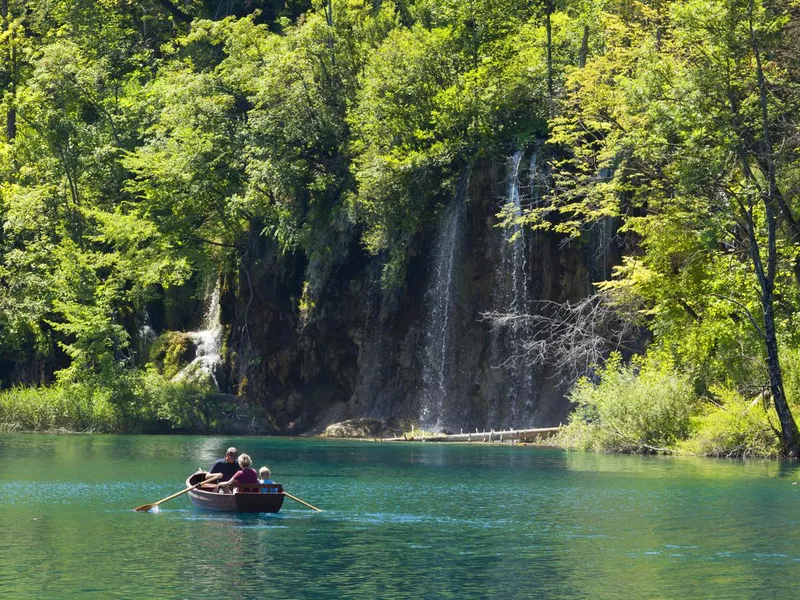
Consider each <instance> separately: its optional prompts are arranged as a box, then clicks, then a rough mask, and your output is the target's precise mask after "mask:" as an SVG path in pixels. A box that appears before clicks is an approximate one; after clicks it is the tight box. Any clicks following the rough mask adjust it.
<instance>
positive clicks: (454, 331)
mask: <svg viewBox="0 0 800 600" xmlns="http://www.w3.org/2000/svg"><path fill="white" fill-rule="evenodd" d="M521 160H522V164H523V165H527V164H529V162H532V161H530V157H529V156H528V155H525V156H524V157H522V159H521ZM524 169H525V167H523V168H522V169H521V170H520V173H522V174H521V175H520V177H525V175H524V173H525V171H524ZM507 170H508V161H506V160H499V161H497V162H496V163H491V162H483V163H480V164H478V165H476V166H475V167H474V168H473V170H472V172H471V174H470V177H469V185H468V189H467V192H466V194H465V205H464V213H463V215H461V216H459V219H461V221H460V223H459V225H458V226H459V227H460V228H461V229H460V231H459V236H458V238H457V239H458V247H457V249H456V252H457V255H455V256H454V260H453V261H452V265H453V269H452V272H450V274H449V276H450V277H452V281H451V282H450V285H449V288H448V289H449V290H450V291H449V293H450V295H451V297H450V298H449V299H448V300H447V306H448V307H449V308H448V310H449V312H448V316H447V318H448V327H449V329H448V337H447V342H446V343H447V346H446V349H445V356H446V359H447V361H448V366H447V368H446V369H444V372H443V374H442V375H440V374H437V378H438V379H436V382H437V385H436V386H435V388H431V387H429V388H428V393H427V396H426V387H425V386H426V378H428V379H427V381H430V375H429V374H426V371H425V369H426V368H429V367H426V364H425V363H426V344H428V345H429V344H430V331H429V330H430V327H431V322H432V321H431V307H430V305H431V302H432V300H431V293H430V291H429V288H430V286H431V285H432V284H431V281H432V277H435V273H434V271H435V270H436V269H435V263H436V256H435V254H436V252H437V248H440V247H441V243H440V241H439V240H438V239H437V235H440V232H441V231H446V229H443V228H442V227H441V226H438V227H437V226H436V224H433V225H432V226H431V228H430V229H429V230H428V231H427V232H425V234H423V235H420V236H418V239H417V240H415V242H414V244H412V245H411V247H409V249H408V252H409V262H408V269H407V275H406V282H405V286H404V287H402V288H401V289H392V290H385V289H382V288H381V285H380V274H381V267H382V264H381V261H380V259H379V258H376V257H371V256H368V255H366V254H365V252H364V251H363V248H362V246H361V244H360V242H359V239H358V234H357V232H356V231H354V229H353V228H352V227H346V226H339V227H332V228H331V233H330V239H327V240H322V241H320V244H322V245H324V247H326V248H328V249H330V252H328V253H327V254H326V253H324V252H320V253H318V254H319V255H320V256H326V255H327V256H330V257H333V258H332V259H329V260H328V261H327V262H324V264H323V263H321V262H320V259H317V258H315V259H314V260H313V261H311V262H309V261H308V260H307V259H306V257H305V256H303V255H301V254H288V255H287V254H282V253H281V252H280V251H279V249H278V248H277V246H276V245H275V244H274V243H273V242H271V241H270V240H268V239H266V238H265V237H263V236H261V235H260V232H261V231H262V230H263V224H260V223H253V224H252V226H251V228H250V230H251V234H250V236H249V238H248V239H247V240H246V241H245V243H246V244H247V245H248V251H247V253H246V255H247V256H248V259H247V262H246V263H245V264H244V265H243V268H242V269H240V271H239V272H238V273H233V274H228V275H227V277H226V279H225V281H224V282H223V293H222V297H221V305H222V322H223V325H224V327H225V328H226V332H228V333H226V343H225V356H224V360H225V364H226V371H227V372H226V374H225V375H224V378H225V380H226V381H227V382H229V384H228V388H227V389H223V390H222V391H228V392H231V393H236V394H238V395H239V396H240V397H242V398H244V399H246V400H247V401H248V402H250V403H253V404H256V405H259V406H261V407H263V409H265V410H266V411H267V412H268V413H269V414H270V415H272V417H274V419H275V423H276V425H277V427H278V429H279V430H280V431H281V432H284V433H294V434H297V433H304V432H313V433H318V432H321V431H323V430H324V429H325V427H326V426H327V425H329V424H331V423H335V424H337V425H338V424H340V423H341V422H347V421H350V420H352V419H358V420H359V421H361V420H363V419H377V420H378V421H381V420H382V421H384V422H389V421H393V422H395V423H401V424H402V423H405V424H407V425H408V426H409V427H406V428H407V429H410V425H418V424H419V423H420V417H421V415H422V414H424V411H425V406H424V403H425V402H430V401H431V398H433V399H434V400H435V401H436V402H437V403H438V404H437V406H439V410H440V417H441V418H440V419H439V420H440V422H439V423H438V425H439V427H440V428H446V429H448V430H450V431H454V432H456V433H458V432H459V430H463V431H468V430H473V429H475V428H476V427H477V428H479V429H486V428H504V427H515V428H520V427H533V426H536V427H545V426H551V425H558V424H559V423H560V422H562V421H564V420H565V417H566V415H567V413H568V410H569V404H568V402H567V401H566V400H565V398H564V392H565V389H564V388H563V386H560V385H559V384H558V381H559V378H558V373H554V372H552V371H549V370H543V369H540V368H533V367H527V366H517V367H516V368H517V369H523V371H519V370H518V371H517V372H516V373H511V372H510V371H509V369H508V367H503V366H502V365H501V364H500V363H502V362H503V356H505V355H504V354H503V353H508V352H509V349H508V348H505V347H503V344H502V343H501V342H499V341H498V334H497V332H493V331H492V329H491V326H490V324H489V323H488V322H487V321H486V320H485V319H483V318H482V315H483V314H484V313H485V312H487V311H491V310H496V309H497V307H498V298H499V297H500V296H499V294H500V292H498V281H499V280H500V279H502V277H501V276H499V275H498V271H499V270H500V269H502V268H503V267H502V265H503V264H504V262H505V263H508V262H509V261H508V260H507V258H504V248H503V243H504V241H503V232H502V231H501V230H500V229H498V228H497V227H496V226H495V225H496V223H497V218H496V215H497V212H498V205H499V204H502V200H503V198H504V197H505V196H506V194H507V193H508V176H507V173H506V171H507ZM453 239H456V238H455V237H453ZM562 242H563V240H562V239H561V238H558V237H556V236H552V235H546V234H531V235H526V238H525V242H524V246H523V247H521V248H518V249H517V251H522V252H524V253H525V256H524V265H525V267H524V268H525V285H526V286H527V287H526V289H525V294H526V298H527V299H529V300H530V301H532V302H535V301H536V300H554V301H559V302H562V301H565V300H571V301H575V300H579V299H581V298H583V297H585V296H587V295H588V294H589V293H590V292H591V281H592V280H593V278H594V279H596V276H595V275H594V274H593V273H594V272H595V271H597V270H598V269H597V263H598V260H602V261H603V265H606V264H608V261H613V260H614V259H613V257H611V256H610V255H609V254H608V253H607V249H606V248H602V249H600V250H598V249H597V248H593V247H591V245H592V243H593V242H592V240H591V239H589V240H584V241H582V242H579V243H573V244H571V245H568V246H563V245H562ZM506 243H507V242H506ZM506 253H507V249H506ZM598 256H599V258H598ZM515 268H518V267H515ZM309 281H313V282H314V286H315V289H314V293H313V297H312V298H311V300H312V301H313V309H312V310H310V311H308V312H307V313H306V314H301V311H300V304H301V302H300V299H301V298H304V291H305V289H306V285H305V284H306V282H309ZM504 293H506V292H504ZM527 301H528V300H526V302H527ZM503 302H505V303H508V299H507V298H506V299H505V300H503ZM428 354H429V355H430V353H428ZM521 381H524V382H525V387H524V389H522V388H520V387H519V386H520V383H519V382H521ZM521 389H522V391H520V390H521ZM431 390H433V391H432V392H431ZM370 435H374V434H370Z"/></svg>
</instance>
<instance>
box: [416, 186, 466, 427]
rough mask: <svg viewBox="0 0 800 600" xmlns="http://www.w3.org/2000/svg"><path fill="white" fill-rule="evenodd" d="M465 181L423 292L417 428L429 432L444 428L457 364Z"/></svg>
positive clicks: (443, 229)
mask: <svg viewBox="0 0 800 600" xmlns="http://www.w3.org/2000/svg"><path fill="white" fill-rule="evenodd" d="M468 181H469V177H468V174H464V175H462V177H461V180H460V181H459V183H458V189H457V190H456V194H455V195H454V196H453V200H452V201H451V202H450V204H449V205H448V207H447V209H446V210H445V212H444V215H443V218H442V222H441V224H440V225H439V231H438V234H437V236H436V245H435V248H434V260H433V268H432V269H431V273H430V275H429V278H430V280H429V283H428V289H427V292H426V301H427V305H428V321H427V323H426V327H425V345H424V348H423V355H422V385H423V391H422V402H421V407H420V425H421V426H422V427H423V428H424V429H427V430H429V431H435V430H441V429H442V427H443V426H444V419H445V416H446V415H445V410H446V407H447V402H448V399H449V388H450V385H449V384H450V381H451V379H452V377H453V374H454V370H455V364H456V360H455V358H456V357H455V343H454V338H455V323H454V319H453V317H454V310H455V296H456V283H457V282H456V275H457V273H456V271H457V268H458V259H459V256H460V254H461V247H462V242H463V229H464V218H465V213H466V205H465V199H466V190H467V185H468Z"/></svg>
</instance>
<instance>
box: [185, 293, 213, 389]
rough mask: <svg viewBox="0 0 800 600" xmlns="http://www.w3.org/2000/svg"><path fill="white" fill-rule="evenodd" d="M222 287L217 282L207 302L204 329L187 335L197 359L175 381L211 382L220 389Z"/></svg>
mask: <svg viewBox="0 0 800 600" xmlns="http://www.w3.org/2000/svg"><path fill="white" fill-rule="evenodd" d="M219 297H220V285H219V282H217V284H216V286H215V287H214V290H213V291H212V292H211V294H209V296H208V300H207V301H206V302H207V303H206V312H205V316H204V318H203V329H201V330H199V331H190V332H188V333H187V335H188V336H189V337H190V338H191V340H192V341H193V342H194V344H195V358H194V360H193V361H192V362H190V363H189V364H188V365H186V366H185V367H184V368H183V369H182V370H181V371H180V373H178V374H177V375H176V376H175V377H174V378H173V381H187V380H189V381H203V380H210V382H212V383H213V385H214V387H216V388H217V389H219V385H218V383H217V376H216V370H217V368H218V367H219V365H220V364H222V355H221V350H222V321H221V320H220V304H219Z"/></svg>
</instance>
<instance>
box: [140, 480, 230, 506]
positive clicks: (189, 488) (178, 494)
mask: <svg viewBox="0 0 800 600" xmlns="http://www.w3.org/2000/svg"><path fill="white" fill-rule="evenodd" d="M220 477H222V473H214V474H213V475H212V476H211V477H209V478H208V479H206V480H205V481H201V482H200V483H195V484H194V485H190V486H189V487H187V488H186V489H185V490H181V491H180V492H178V493H177V494H172V496H167V497H166V498H162V499H161V500H159V501H158V502H154V503H153V504H144V505H142V506H139V507H137V508H134V509H133V510H135V511H136V512H146V511H148V510H150V509H152V508H155V507H156V506H158V505H159V504H161V503H163V502H166V501H167V500H172V499H173V498H177V497H178V496H180V495H182V494H185V493H186V492H189V491H191V490H193V489H194V488H196V487H200V486H201V485H203V484H204V483H211V482H212V481H216V480H217V479H219V478H220Z"/></svg>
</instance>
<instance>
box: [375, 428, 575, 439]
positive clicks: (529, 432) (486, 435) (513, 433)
mask: <svg viewBox="0 0 800 600" xmlns="http://www.w3.org/2000/svg"><path fill="white" fill-rule="evenodd" d="M559 429H561V427H539V428H536V429H507V430H505V431H494V430H491V431H475V432H473V433H451V434H446V433H437V434H433V435H412V434H406V435H402V436H399V437H393V438H384V439H383V440H382V441H384V442H512V441H519V442H535V441H538V440H543V439H546V438H549V437H551V436H553V435H555V434H556V433H558V430H559Z"/></svg>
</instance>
